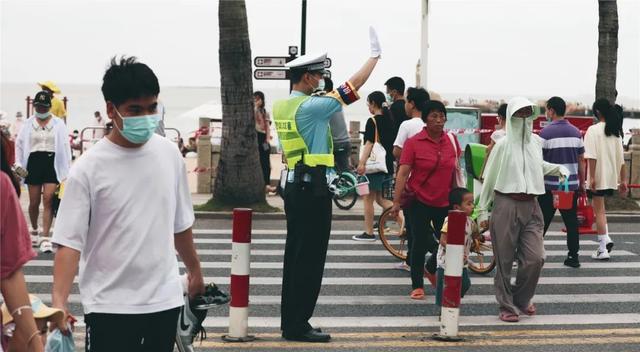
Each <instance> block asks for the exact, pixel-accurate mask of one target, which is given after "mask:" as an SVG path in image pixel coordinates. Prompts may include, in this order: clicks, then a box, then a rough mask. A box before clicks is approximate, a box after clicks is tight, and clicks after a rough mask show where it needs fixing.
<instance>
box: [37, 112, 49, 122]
mask: <svg viewBox="0 0 640 352" xmlns="http://www.w3.org/2000/svg"><path fill="white" fill-rule="evenodd" d="M49 115H50V114H49V112H48V111H47V112H37V111H36V117H37V118H39V119H40V120H46V119H47V117H49Z"/></svg>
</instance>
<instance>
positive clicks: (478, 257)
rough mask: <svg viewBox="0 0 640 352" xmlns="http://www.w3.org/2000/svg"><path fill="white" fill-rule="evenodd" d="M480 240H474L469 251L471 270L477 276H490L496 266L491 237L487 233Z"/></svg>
mask: <svg viewBox="0 0 640 352" xmlns="http://www.w3.org/2000/svg"><path fill="white" fill-rule="evenodd" d="M480 236H481V237H480V239H475V240H473V244H472V245H471V250H470V251H469V260H468V262H469V270H471V271H473V272H474V273H476V274H483V275H484V274H488V273H490V272H491V271H492V270H493V268H495V266H496V259H495V257H494V256H493V246H492V243H491V235H490V234H489V232H485V233H483V234H481V235H480Z"/></svg>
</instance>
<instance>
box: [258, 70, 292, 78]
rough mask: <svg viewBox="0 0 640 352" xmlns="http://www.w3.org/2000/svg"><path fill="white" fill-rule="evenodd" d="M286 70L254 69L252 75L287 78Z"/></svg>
mask: <svg viewBox="0 0 640 352" xmlns="http://www.w3.org/2000/svg"><path fill="white" fill-rule="evenodd" d="M288 72H289V71H288V70H282V69H271V70H255V71H253V77H254V78H255V79H289V74H288Z"/></svg>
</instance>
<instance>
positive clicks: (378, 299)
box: [33, 293, 640, 306]
mask: <svg viewBox="0 0 640 352" xmlns="http://www.w3.org/2000/svg"><path fill="white" fill-rule="evenodd" d="M33 294H35V295H36V296H38V297H40V299H42V300H43V301H44V302H45V303H51V294H49V293H33ZM280 300H281V297H280V296H259V295H251V296H249V305H258V306H260V305H280ZM68 301H69V303H80V295H79V294H71V295H69V300H68ZM431 301H433V296H431V297H430V298H428V299H427V303H430V302H431ZM535 302H536V303H537V304H544V303H601V302H606V303H624V302H628V303H637V302H640V294H633V293H630V294H566V295H536V296H535ZM494 303H496V297H495V296H494V295H467V296H465V297H464V298H463V299H462V305H463V306H464V305H476V304H494ZM415 304H416V301H415V300H412V299H410V298H409V297H408V296H320V297H319V298H318V305H329V306H331V305H350V306H369V305H374V306H375V305H382V306H388V305H415Z"/></svg>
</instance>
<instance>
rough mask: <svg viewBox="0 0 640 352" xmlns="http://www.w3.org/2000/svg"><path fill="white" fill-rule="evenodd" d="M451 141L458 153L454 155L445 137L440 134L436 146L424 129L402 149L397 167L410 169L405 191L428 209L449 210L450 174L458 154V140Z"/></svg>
mask: <svg viewBox="0 0 640 352" xmlns="http://www.w3.org/2000/svg"><path fill="white" fill-rule="evenodd" d="M453 140H454V141H455V143H456V148H457V149H458V154H457V155H456V152H455V149H454V148H453V144H451V139H449V137H448V136H447V134H446V133H444V132H442V136H441V137H440V141H439V142H436V141H435V140H433V139H431V137H429V134H428V133H427V130H426V127H425V129H423V130H422V131H421V132H420V133H418V134H416V135H415V136H413V137H411V138H409V139H408V140H407V141H406V142H405V144H404V148H402V156H400V165H409V166H410V167H411V175H410V176H409V180H408V181H407V182H408V185H409V188H410V189H412V190H414V191H415V192H416V196H417V198H418V200H419V201H420V202H422V203H424V204H426V205H428V206H432V207H447V206H449V192H450V191H451V182H452V180H453V171H454V168H455V166H456V162H457V159H458V157H460V154H461V151H460V144H459V143H458V139H457V138H455V136H454V138H453ZM432 172H433V173H432ZM427 177H429V179H428V180H426V179H427ZM425 180H426V181H425Z"/></svg>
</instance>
